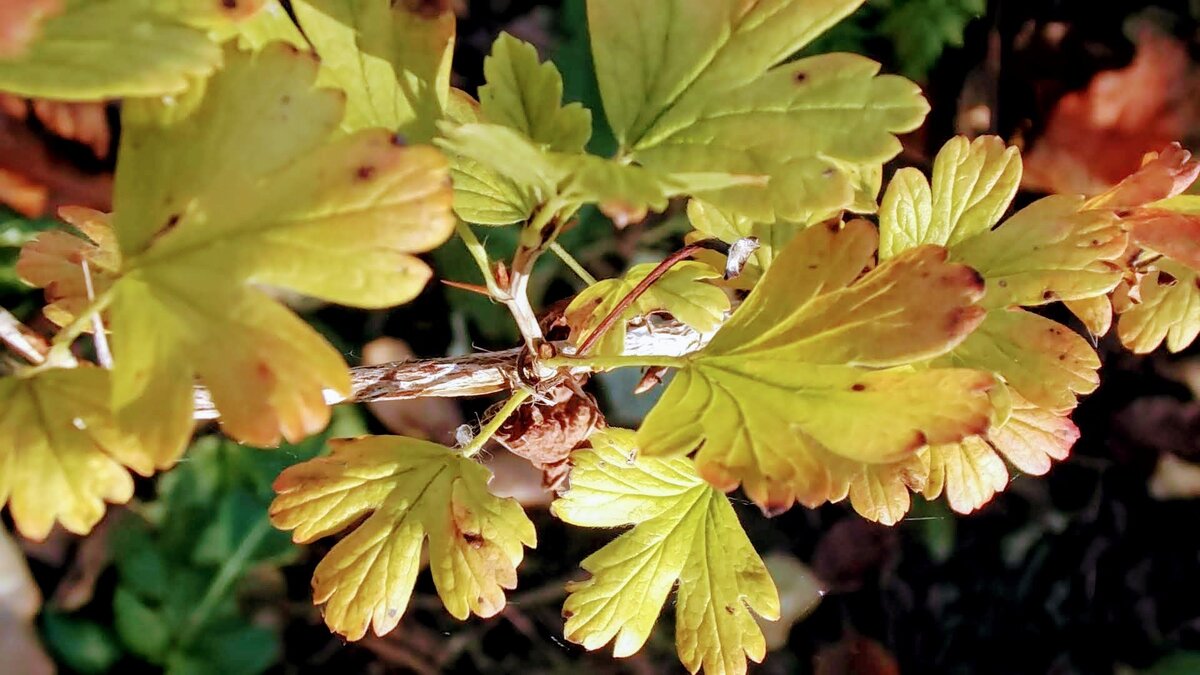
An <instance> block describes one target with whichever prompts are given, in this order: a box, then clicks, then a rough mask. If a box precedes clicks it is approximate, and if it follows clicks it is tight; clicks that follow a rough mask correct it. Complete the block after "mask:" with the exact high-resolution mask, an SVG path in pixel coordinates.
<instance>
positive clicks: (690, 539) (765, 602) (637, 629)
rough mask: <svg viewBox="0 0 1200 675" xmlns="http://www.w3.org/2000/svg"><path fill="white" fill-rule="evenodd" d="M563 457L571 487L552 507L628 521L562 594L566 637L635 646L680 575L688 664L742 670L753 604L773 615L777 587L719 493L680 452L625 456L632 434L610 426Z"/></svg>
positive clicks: (593, 644)
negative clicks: (667, 456)
mask: <svg viewBox="0 0 1200 675" xmlns="http://www.w3.org/2000/svg"><path fill="white" fill-rule="evenodd" d="M591 440H592V445H593V448H592V449H591V450H580V451H577V452H575V453H574V454H573V455H572V456H571V461H572V465H573V468H572V471H571V486H570V489H568V490H567V492H566V493H565V494H564V495H563V496H562V497H561V498H560V499H558V500H557V501H555V502H554V504H553V505H552V506H551V509H552V512H553V513H554V515H556V516H558V517H559V518H561V519H562V520H564V521H566V522H568V523H571V524H574V525H581V526H585V527H620V526H625V525H633V528H632V529H631V530H629V531H627V532H625V533H624V534H622V535H621V536H620V537H618V538H617V539H616V540H614V541H612V542H611V543H609V544H608V545H607V546H605V547H604V548H602V549H600V550H599V551H597V552H595V553H593V554H592V555H590V556H588V557H587V559H585V560H584V561H583V563H582V566H583V568H584V569H585V570H587V571H588V572H589V573H590V574H591V577H590V578H588V579H587V580H585V581H579V582H571V583H570V584H569V585H568V587H567V588H568V591H569V592H570V595H569V596H568V597H567V601H566V603H565V604H564V605H563V616H564V617H566V619H567V623H566V627H565V629H564V630H565V633H566V636H567V639H568V640H571V641H572V642H576V643H578V644H581V645H583V646H584V647H585V648H587V649H599V648H600V647H602V646H604V645H606V644H608V643H609V642H613V643H614V647H613V652H614V654H615V655H616V656H629V655H630V654H633V653H635V652H637V651H638V650H639V649H641V647H642V645H643V644H645V642H646V639H647V638H648V637H649V635H650V631H651V629H652V628H653V627H654V623H655V621H656V620H657V619H658V615H659V613H660V612H661V611H662V607H663V605H664V604H665V603H666V600H667V596H668V595H669V594H670V592H671V588H672V587H674V586H675V585H676V583H678V588H679V591H678V595H677V599H676V608H675V642H676V646H677V648H678V650H679V658H680V660H681V661H683V664H684V665H685V666H687V668H688V670H689V671H691V672H693V673H695V672H697V671H698V670H700V669H701V668H703V669H704V670H705V672H708V673H745V672H746V659H747V658H749V659H750V660H752V661H755V662H758V661H761V660H762V658H763V656H764V655H765V654H766V642H765V640H764V639H763V635H762V632H761V630H760V629H759V627H758V625H757V624H756V623H755V620H754V616H753V615H752V614H751V612H752V611H753V612H755V613H757V614H758V615H759V616H761V617H763V618H765V619H769V620H777V619H778V618H779V612H780V607H779V595H778V593H777V592H776V590H775V584H774V583H773V582H772V581H771V577H770V574H769V573H768V572H767V568H766V566H765V565H764V564H763V561H762V559H761V558H760V557H759V556H758V553H757V552H755V550H754V547H753V546H752V545H751V543H750V540H749V539H748V538H747V537H746V533H745V532H744V531H743V530H742V527H741V524H740V523H739V522H738V518H737V514H736V513H734V510H733V507H732V506H730V504H729V500H728V499H727V498H726V497H725V495H723V494H721V493H720V492H717V491H716V490H714V489H713V488H712V487H711V486H709V485H708V484H707V483H705V482H704V481H703V480H701V478H700V477H699V476H697V475H696V471H695V468H694V467H693V466H692V463H691V462H690V461H688V460H687V459H685V458H674V459H651V458H639V459H637V460H634V459H633V456H634V454H635V452H636V451H635V449H634V434H633V432H630V431H626V430H623V429H608V430H605V431H603V432H600V433H597V434H594V435H592V437H591Z"/></svg>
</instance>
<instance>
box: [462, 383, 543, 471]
mask: <svg viewBox="0 0 1200 675" xmlns="http://www.w3.org/2000/svg"><path fill="white" fill-rule="evenodd" d="M532 394H533V392H532V391H530V390H528V389H518V390H517V391H514V392H513V395H512V396H511V397H510V398H509V399H508V400H507V401H505V402H504V406H503V407H502V408H500V412H498V413H496V414H495V415H494V416H493V417H492V419H490V420H488V422H487V424H485V425H483V428H482V429H480V430H479V433H478V434H476V436H475V438H473V439H471V442H470V443H468V444H466V445H465V446H464V447H463V449H462V455H463V457H466V458H468V459H469V458H471V457H474V456H475V455H477V454H479V451H480V450H482V449H483V446H484V445H486V444H487V442H488V441H489V440H491V438H492V436H494V435H496V432H497V431H499V430H500V427H501V426H503V424H504V422H505V421H506V420H508V418H509V417H510V416H512V414H513V413H514V412H516V410H517V408H519V407H520V406H521V404H522V403H524V402H525V399H527V398H529V397H530V396H531V395H532Z"/></svg>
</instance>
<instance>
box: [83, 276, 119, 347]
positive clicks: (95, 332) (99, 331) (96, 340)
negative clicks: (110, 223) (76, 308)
mask: <svg viewBox="0 0 1200 675" xmlns="http://www.w3.org/2000/svg"><path fill="white" fill-rule="evenodd" d="M80 266H81V267H82V268H83V286H84V288H85V289H87V299H88V302H89V303H92V302H95V301H96V289H95V287H94V286H93V285H92V266H91V265H89V264H88V261H87V258H84V259H83V260H82V261H81V262H80ZM92 344H93V345H95V347H96V360H97V361H99V362H100V365H101V366H103V367H105V368H107V369H109V370H112V365H113V361H112V352H111V351H109V349H108V336H107V335H106V334H105V333H104V319H102V318H101V317H100V312H99V310H97V311H96V312H93V313H92Z"/></svg>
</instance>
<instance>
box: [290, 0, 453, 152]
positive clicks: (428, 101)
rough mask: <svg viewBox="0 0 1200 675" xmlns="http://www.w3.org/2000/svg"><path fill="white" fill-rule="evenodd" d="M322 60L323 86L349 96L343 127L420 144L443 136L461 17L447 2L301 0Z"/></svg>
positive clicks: (303, 22) (300, 11)
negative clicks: (388, 134) (375, 130)
mask: <svg viewBox="0 0 1200 675" xmlns="http://www.w3.org/2000/svg"><path fill="white" fill-rule="evenodd" d="M292 8H293V9H294V10H295V12H296V18H297V19H298V20H299V22H300V27H301V28H303V29H304V33H305V35H307V36H308V39H309V40H310V41H311V42H312V45H313V48H315V49H316V51H317V54H318V55H319V56H320V57H321V74H320V76H319V78H318V79H317V84H318V85H320V86H327V87H336V88H338V89H340V90H342V91H343V92H345V94H346V111H345V118H344V119H343V120H342V128H343V129H344V130H346V131H348V132H353V131H358V130H360V129H370V128H383V129H388V130H391V131H394V132H398V133H401V134H404V135H405V136H406V137H408V138H409V139H411V140H414V141H422V142H424V141H428V140H430V139H432V138H433V137H434V136H435V135H436V134H437V122H438V120H440V119H442V115H443V113H444V111H445V110H446V104H447V98H448V97H449V94H450V59H451V56H452V55H453V52H454V35H455V16H454V12H453V11H450V9H449V5H448V4H446V5H445V7H444V9H439V7H438V3H411V2H393V1H392V0H295V1H294V2H292Z"/></svg>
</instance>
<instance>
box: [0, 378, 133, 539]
mask: <svg viewBox="0 0 1200 675" xmlns="http://www.w3.org/2000/svg"><path fill="white" fill-rule="evenodd" d="M109 391H110V382H109V374H108V372H107V371H105V370H101V369H99V368H91V367H86V366H81V367H79V368H71V369H61V368H59V369H55V368H39V369H28V370H24V371H19V372H18V373H17V374H16V375H14V376H10V377H4V378H0V501H7V502H8V505H9V509H10V511H11V513H12V517H13V522H15V523H16V526H17V529H18V530H20V532H21V534H22V535H24V536H26V537H28V538H30V539H37V540H42V539H45V538H46V536H47V535H48V534H49V533H50V530H51V528H52V527H53V526H54V523H55V522H56V521H57V522H59V523H61V524H62V526H63V527H64V528H66V529H67V530H68V531H70V532H74V533H76V534H87V533H88V532H90V531H91V529H92V527H94V526H95V525H96V523H98V522H100V518H101V517H102V516H103V515H104V510H105V504H104V503H105V502H111V503H115V504H123V503H125V502H127V501H129V498H130V497H131V496H133V480H132V479H131V478H130V477H129V469H133V470H135V471H137V472H139V473H141V474H143V475H149V474H150V473H151V472H152V471H153V468H154V462H153V458H151V457H149V456H147V455H146V454H145V453H143V452H142V449H141V447H140V445H139V443H138V440H137V438H135V437H134V436H132V435H130V434H127V433H125V432H123V431H121V430H120V429H119V428H118V426H117V424H116V422H115V420H114V419H113V414H112V409H111V408H110V406H109Z"/></svg>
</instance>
